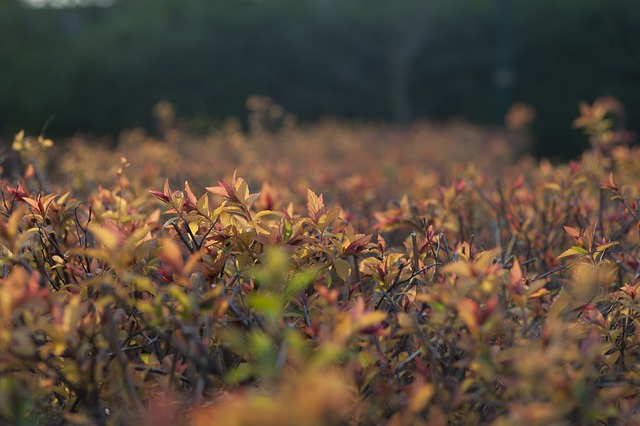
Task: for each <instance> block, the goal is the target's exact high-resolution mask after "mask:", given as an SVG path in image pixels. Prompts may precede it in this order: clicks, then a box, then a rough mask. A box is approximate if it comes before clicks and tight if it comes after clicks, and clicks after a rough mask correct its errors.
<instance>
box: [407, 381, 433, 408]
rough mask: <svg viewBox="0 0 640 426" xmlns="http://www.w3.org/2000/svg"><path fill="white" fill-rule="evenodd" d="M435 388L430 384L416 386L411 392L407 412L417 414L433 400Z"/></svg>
mask: <svg viewBox="0 0 640 426" xmlns="http://www.w3.org/2000/svg"><path fill="white" fill-rule="evenodd" d="M434 394H435V387H434V386H433V385H432V384H431V383H425V384H423V385H420V386H416V387H415V388H414V390H413V392H412V396H411V402H410V403H409V411H411V412H413V413H417V412H418V411H420V410H422V409H423V408H424V407H425V406H426V405H427V404H428V403H429V401H431V398H433V395H434Z"/></svg>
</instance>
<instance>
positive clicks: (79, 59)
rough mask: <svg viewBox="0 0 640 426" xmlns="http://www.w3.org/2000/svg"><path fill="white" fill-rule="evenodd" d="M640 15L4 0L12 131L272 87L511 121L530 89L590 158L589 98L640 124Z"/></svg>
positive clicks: (550, 3) (583, 7)
mask: <svg viewBox="0 0 640 426" xmlns="http://www.w3.org/2000/svg"><path fill="white" fill-rule="evenodd" d="M638 28H640V8H638V7H637V6H636V1H635V0H617V1H615V2H606V3H605V2H602V1H601V0H565V1H562V2H557V1H555V0H538V1H535V2H532V1H529V0H513V1H511V0H500V1H496V0H474V1H461V0H446V1H441V0H438V1H433V0H432V1H422V0H396V1H393V2H389V1H380V0H348V1H344V0H269V1H254V0H215V1H214V0H126V1H116V2H115V3H114V6H113V7H110V8H65V9H29V8H27V7H26V6H25V5H24V2H22V1H21V0H4V1H2V2H0V39H2V40H3V42H2V43H1V44H0V62H2V63H3V66H2V67H0V82H2V84H0V117H2V119H1V120H0V135H2V136H4V137H5V138H6V139H7V140H9V139H10V137H12V136H13V134H15V132H17V131H18V130H19V129H20V128H22V127H25V126H26V130H27V131H29V132H31V133H34V134H37V133H38V132H39V131H40V129H41V127H42V125H43V123H45V122H46V121H47V119H48V118H49V117H51V116H52V115H55V119H54V120H53V122H52V123H51V125H50V126H49V133H50V134H51V133H53V134H55V135H65V136H67V135H71V134H73V133H75V132H78V131H82V132H88V131H90V132H94V133H96V134H102V133H111V134H115V133H117V132H118V131H120V129H122V128H125V127H132V126H137V125H140V124H146V125H147V126H148V127H147V129H149V128H150V126H151V125H152V119H151V117H150V116H149V110H150V108H151V106H152V105H154V104H155V103H156V102H158V101H160V100H162V99H167V100H169V101H170V102H172V103H174V104H175V105H177V107H178V110H179V113H180V115H182V116H196V115H198V114H199V117H200V118H199V120H196V121H194V123H192V124H193V128H194V129H200V130H203V129H204V130H207V128H208V127H209V126H211V125H214V126H215V125H216V124H218V123H219V122H220V121H221V120H223V119H224V118H226V117H229V116H236V117H240V116H243V114H245V109H244V101H245V99H246V98H247V97H248V96H249V95H251V94H256V93H257V94H263V95H268V96H271V97H273V98H274V99H276V100H277V101H278V103H280V104H282V105H284V106H285V107H286V108H287V110H290V111H295V112H296V114H298V115H299V117H300V118H301V119H302V120H309V119H312V120H315V119H317V118H318V117H324V116H327V115H330V116H337V117H342V118H348V117H350V118H358V119H383V120H387V121H391V120H394V121H398V122H409V121H410V120H411V119H413V118H415V117H429V118H432V119H443V120H446V119H450V118H451V117H456V116H458V117H459V116H462V117H465V118H466V119H468V120H471V121H473V122H481V123H493V124H498V123H501V122H502V120H503V118H504V110H505V108H506V107H507V106H508V105H509V104H511V103H513V102H516V101H520V102H525V103H527V104H530V105H532V106H533V108H534V109H535V110H536V111H537V112H538V114H537V117H536V122H535V129H534V130H535V131H536V133H537V135H538V139H537V144H536V146H535V148H536V150H537V152H538V153H539V154H543V155H545V156H551V157H560V156H567V155H569V154H575V155H578V154H579V153H580V149H579V146H580V143H581V139H580V135H579V134H578V133H577V132H574V131H572V129H571V128H570V126H569V125H568V123H569V122H570V120H571V119H572V118H573V116H574V115H575V105H576V103H577V102H578V101H579V100H581V99H588V100H590V101H591V100H593V99H594V98H595V97H596V96H600V95H601V94H611V95H614V96H617V97H619V98H620V99H621V100H622V101H623V102H624V103H625V105H626V106H627V108H628V112H629V117H628V122H629V125H632V126H636V124H635V123H638V122H640V104H639V101H638V99H640V96H638V90H637V89H636V88H637V87H640V85H639V84H638V77H637V76H638V75H640V61H639V60H638V58H639V55H640V32H639V31H638ZM501 69H502V71H499V70H501ZM509 69H510V70H511V73H510V72H509V71H508V70H509ZM79 105H80V106H81V108H79V107H78V106H79ZM12 126H19V127H16V128H14V127H12ZM634 130H636V131H638V130H640V129H638V128H635V129H634Z"/></svg>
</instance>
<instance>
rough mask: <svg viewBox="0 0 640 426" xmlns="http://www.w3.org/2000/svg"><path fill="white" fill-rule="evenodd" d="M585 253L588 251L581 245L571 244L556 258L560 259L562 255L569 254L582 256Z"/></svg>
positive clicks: (567, 255)
mask: <svg viewBox="0 0 640 426" xmlns="http://www.w3.org/2000/svg"><path fill="white" fill-rule="evenodd" d="M585 254H589V252H588V251H587V250H586V249H583V248H582V247H578V246H573V247H571V248H570V249H568V250H566V251H565V252H564V253H562V254H561V255H560V256H558V259H562V258H563V257H569V256H583V255H585Z"/></svg>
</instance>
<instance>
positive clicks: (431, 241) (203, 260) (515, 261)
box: [0, 99, 640, 425]
mask: <svg viewBox="0 0 640 426" xmlns="http://www.w3.org/2000/svg"><path fill="white" fill-rule="evenodd" d="M254 101H255V102H258V101H257V100H254ZM263 102H264V100H263ZM618 108H619V105H618V104H617V103H616V102H615V101H614V100H612V99H600V100H598V101H597V102H596V103H594V104H592V105H589V104H583V105H582V106H581V112H582V114H581V116H580V117H579V118H578V119H576V120H575V121H574V126H575V127H578V128H582V129H584V131H585V132H586V133H587V134H588V135H589V141H590V146H591V147H590V150H589V151H587V152H585V153H584V154H583V156H582V157H581V159H580V161H576V162H572V163H570V164H567V165H559V166H555V167H554V166H551V165H550V164H549V163H548V162H541V163H539V164H536V163H535V162H533V161H532V160H523V161H520V162H519V163H517V167H511V166H509V165H503V166H500V159H502V161H504V160H505V155H504V151H503V152H501V153H500V152H499V151H498V152H494V153H491V152H488V151H486V150H485V151H484V155H478V156H476V158H474V163H475V164H472V163H462V164H459V165H457V166H448V167H446V168H444V169H443V170H442V171H439V172H438V171H436V170H435V169H432V166H431V165H430V163H429V161H428V160H427V161H425V160H423V159H422V158H421V155H422V153H421V152H419V151H418V150H419V149H420V146H418V145H411V144H407V145H406V149H410V150H412V151H410V152H408V153H402V155H404V156H401V157H396V155H400V154H398V153H397V152H396V151H397V150H396V148H395V146H394V145H389V146H386V147H385V145H383V144H376V143H375V137H374V136H375V135H376V134H377V135H378V136H379V137H382V136H388V135H387V134H385V133H384V132H383V129H380V128H378V129H374V130H376V131H377V132H378V133H376V132H373V131H372V130H371V129H368V128H364V129H358V131H361V132H365V135H366V136H367V138H371V145H369V146H367V145H360V150H361V151H360V154H361V158H360V159H359V158H358V156H357V155H354V153H347V152H345V151H339V150H338V147H342V148H343V149H345V150H349V149H350V148H351V145H350V143H351V144H353V141H351V138H354V136H353V135H354V131H353V130H349V129H345V128H342V129H341V131H340V132H336V128H338V127H337V125H335V124H334V125H327V127H324V128H319V129H316V130H315V131H316V132H318V133H321V132H322V131H325V132H329V134H330V135H331V138H330V139H336V142H334V144H333V145H330V148H331V147H332V148H333V149H335V151H331V150H328V151H325V152H321V153H318V152H313V151H312V152H308V154H307V155H306V156H297V155H299V152H298V150H297V148H296V143H298V142H296V141H298V140H304V139H303V138H302V137H303V136H304V137H306V138H310V137H312V136H310V135H311V133H307V134H305V133H304V132H303V131H302V130H300V129H296V128H288V129H287V128H285V129H284V130H280V131H279V132H274V131H269V130H266V129H265V128H264V126H261V125H259V123H260V122H259V120H257V118H256V119H255V121H254V124H253V127H254V133H253V134H251V135H246V134H244V133H241V132H239V131H237V129H236V130H234V127H233V125H232V124H229V126H231V130H227V133H224V134H222V135H217V136H216V135H212V136H211V139H210V140H208V141H205V142H206V143H207V144H209V145H203V144H202V143H201V144H199V145H198V146H199V147H200V151H199V152H200V155H198V151H189V150H188V149H194V148H193V146H192V145H190V144H188V143H187V144H185V145H184V147H185V149H187V151H183V149H182V145H180V141H181V140H182V139H183V138H186V135H185V134H183V133H180V130H179V129H176V128H174V127H172V126H171V125H170V123H166V124H167V127H165V132H166V135H165V136H166V137H167V141H165V142H164V143H163V144H162V146H167V147H170V150H169V152H167V153H166V155H167V156H168V157H167V158H168V159H167V161H171V167H172V168H173V170H174V172H173V173H172V175H171V176H172V178H173V176H177V175H188V174H189V173H193V172H194V171H198V170H201V169H200V168H202V167H206V168H208V169H209V171H210V173H212V174H215V173H217V172H218V170H219V171H222V172H223V173H225V174H226V178H224V179H220V180H219V181H218V182H217V183H215V182H216V180H215V178H214V179H213V180H211V181H208V182H206V184H205V185H209V186H204V187H198V186H197V185H195V184H194V185H192V184H190V183H189V182H188V181H184V182H181V183H180V185H179V186H176V184H175V182H173V183H172V182H170V181H169V180H168V179H167V180H165V181H164V183H161V181H159V180H158V179H160V177H159V176H157V175H156V176H155V177H154V175H153V174H154V168H153V167H157V164H156V163H158V161H159V160H158V158H155V157H151V158H145V156H146V155H147V154H149V153H152V152H153V151H154V150H152V149H151V150H149V149H148V148H147V144H154V143H159V142H154V141H153V140H152V139H148V138H146V137H144V136H143V135H141V134H139V135H137V136H136V135H130V137H131V138H135V137H137V138H140V140H139V143H137V144H135V145H134V146H135V147H137V148H138V149H139V151H138V154H139V155H137V156H136V155H135V152H136V151H135V150H134V148H133V147H129V148H128V149H130V150H131V151H130V152H131V153H132V154H133V155H132V157H131V158H132V159H131V162H130V161H129V160H127V158H125V157H122V158H120V159H117V157H114V155H117V154H112V155H111V156H109V155H107V154H106V153H105V154H104V155H102V153H95V152H94V154H93V156H92V157H89V156H87V157H84V158H83V157H80V158H82V159H81V160H78V161H76V162H75V164H76V166H77V168H78V170H80V171H81V172H82V173H87V174H89V173H90V171H91V170H93V169H97V170H101V168H102V167H104V166H105V165H104V164H103V163H111V164H113V165H114V166H115V168H114V170H113V171H112V172H110V173H107V174H106V175H105V176H98V177H91V178H89V179H88V180H87V182H86V183H85V185H84V186H82V176H81V175H80V176H74V182H75V184H80V185H81V186H80V188H79V189H78V190H72V189H71V184H69V183H65V179H64V178H56V179H52V178H51V177H50V175H48V174H47V171H48V170H50V169H49V168H48V165H47V162H48V161H56V162H58V163H59V165H60V167H61V168H62V169H63V170H65V168H67V169H66V170H69V169H68V167H69V166H65V165H64V163H63V160H64V155H66V154H62V155H61V154H57V155H56V154H55V151H56V150H58V149H59V147H58V146H56V145H53V142H52V141H51V140H49V139H46V138H44V137H30V136H29V135H26V134H25V133H23V132H20V133H19V134H17V135H16V137H15V139H14V141H13V146H12V148H13V150H14V151H15V153H16V155H17V156H19V158H20V164H21V165H22V166H21V168H20V169H19V172H18V173H19V174H16V175H14V176H13V177H12V178H5V179H4V180H3V181H2V187H1V190H0V194H1V199H2V202H1V203H0V250H1V253H0V254H1V256H0V270H1V277H0V323H1V326H0V390H1V392H0V419H1V421H2V422H3V423H9V424H34V423H40V424H52V425H54V424H56V425H62V424H74V425H78V424H87V425H89V424H98V425H103V424H109V425H119V424H143V425H160V424H192V425H208V424H225V425H235V424H238V425H258V424H260V425H264V424H274V425H276V424H277V425H298V424H305V425H331V424H336V425H342V424H387V425H409V424H416V425H417V424H442V425H445V424H493V425H508V424H522V425H546V424H553V425H569V424H637V423H638V422H640V394H639V393H638V389H639V386H640V362H639V359H640V357H639V355H640V353H639V351H640V303H639V300H640V299H639V297H638V287H639V285H640V281H639V280H638V274H639V271H640V264H639V263H638V256H639V255H640V253H639V252H638V251H639V248H640V235H639V227H638V226H639V224H640V213H639V212H638V198H639V197H640V183H639V182H640V168H639V166H638V165H639V164H640V150H638V149H637V148H630V147H629V146H628V142H629V137H628V135H627V134H626V133H624V132H621V131H620V130H618V129H617V127H616V126H615V125H614V122H613V120H611V112H615V110H617V109H618ZM263 124H264V123H263ZM350 131H351V133H350ZM415 131H416V132H420V129H419V128H418V129H415ZM331 132H333V133H331ZM176 135H180V137H179V138H178V140H172V139H171V138H172V137H174V136H176ZM467 135H468V133H467ZM285 136H286V137H285ZM316 137H324V136H322V135H319V136H316ZM224 138H226V139H224ZM218 139H224V140H225V141H226V143H225V144H224V145H217V144H216V143H217V142H216V141H217V140H218ZM459 139H462V140H463V142H462V145H461V146H465V147H467V149H469V146H471V145H469V142H468V140H465V138H464V137H462V136H460V135H458V136H457V137H456V138H453V141H449V140H445V141H444V143H443V144H442V145H441V147H446V149H450V150H453V151H452V152H453V153H455V152H456V149H457V148H459V147H456V142H455V141H456V140H459ZM256 141H260V144H258V143H255V142H256ZM350 141H351V142H350ZM251 142H254V143H255V144H254V145H250V143H251ZM287 143H290V144H291V145H287ZM75 144H76V145H75V147H76V149H75V151H76V152H82V148H81V145H80V142H79V141H76V142H75ZM235 144H238V146H240V145H242V144H244V145H243V146H244V149H242V150H240V151H237V152H236V151H233V149H234V147H235ZM458 144H460V142H458ZM265 145H267V146H269V147H270V148H271V151H273V152H278V153H280V159H281V160H282V161H284V159H288V165H289V167H285V166H284V165H282V164H280V165H277V166H276V167H269V166H268V164H267V162H268V161H272V158H267V157H261V156H260V155H261V153H262V152H263V151H261V150H262V149H264V148H263V146H265ZM318 145H319V144H314V145H313V146H318ZM124 146H126V144H124ZM433 146H434V147H435V146H437V144H436V145H433ZM479 146H480V147H481V148H484V147H485V146H486V145H484V144H481V145H479ZM421 149H424V146H422V148H421ZM440 149H443V148H440ZM63 151H64V150H63ZM271 151H270V150H265V151H264V152H271ZM458 151H459V152H462V150H458ZM207 152H208V153H210V154H213V157H214V159H213V160H211V157H207V156H206V155H204V153H207ZM239 152H242V153H244V155H245V156H248V157H240V156H239V155H240V154H239ZM356 154H357V153H356ZM79 155H82V154H79ZM185 155H186V156H185ZM229 155H237V156H238V157H237V158H236V160H235V163H236V164H238V165H239V167H241V168H243V175H245V176H247V177H246V179H245V178H243V177H240V176H241V175H240V174H237V173H234V172H230V171H227V168H229V167H230V166H229V164H233V163H234V161H232V160H231V159H230V158H229ZM252 155H253V157H252ZM319 155H321V156H319ZM369 155H374V157H371V158H370V157H369ZM375 155H377V157H375ZM386 155H388V156H390V158H393V159H395V160H396V161H403V162H404V163H401V165H402V167H404V170H402V171H396V173H398V174H400V175H402V176H403V177H402V178H401V179H396V180H394V179H391V180H390V182H389V183H388V185H387V186H385V185H384V184H383V182H384V179H382V178H381V176H383V173H384V171H383V170H379V169H378V168H381V167H382V165H383V164H384V161H383V160H382V158H383V157H384V156H386ZM432 155H433V159H434V160H433V161H437V160H436V159H437V158H438V155H440V154H439V153H438V150H437V149H435V148H434V149H433V152H432ZM134 156H135V157H137V158H136V159H135V162H134V159H133V157H134ZM216 157H218V160H216V159H215V158H216ZM490 157H495V158H490ZM140 158H142V159H143V162H140V161H141V160H140ZM453 160H455V157H453ZM145 161H146V164H145ZM159 164H161V163H159ZM283 164H284V163H283ZM249 166H251V167H249ZM323 166H324V167H326V170H323V172H324V173H322V171H319V170H318V167H320V168H322V167H323ZM376 167H377V168H376ZM403 172H404V175H403ZM227 173H228V174H227ZM149 179H151V180H153V182H152V184H151V186H149V185H147V184H145V183H144V182H149ZM253 180H258V181H260V182H262V187H261V189H260V192H254V191H255V189H254V188H255V186H254V185H250V183H249V182H250V181H253ZM194 183H195V182H194ZM307 183H309V184H310V187H307V188H304V189H300V186H299V185H301V184H302V185H306V184H307ZM379 185H380V187H379ZM149 187H150V188H151V189H149ZM309 188H311V189H309ZM316 188H317V189H316ZM320 190H322V191H323V193H320ZM387 191H389V192H387ZM394 191H395V196H397V197H398V198H396V200H395V201H392V197H393V194H390V192H391V193H393V192H394ZM325 194H327V196H326V197H325ZM380 194H381V195H380ZM382 197H388V198H387V199H386V200H385V199H383V198H382ZM387 202H388V204H387Z"/></svg>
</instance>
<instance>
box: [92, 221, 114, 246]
mask: <svg viewBox="0 0 640 426" xmlns="http://www.w3.org/2000/svg"><path fill="white" fill-rule="evenodd" d="M89 231H90V232H91V233H92V234H93V235H94V236H95V237H96V239H97V240H98V241H99V242H100V244H102V245H103V246H105V247H106V248H107V249H108V250H111V251H115V250H116V249H117V248H118V245H119V244H120V243H121V242H122V237H121V236H120V235H119V231H118V230H117V228H116V227H115V226H114V225H112V224H111V226H109V225H108V224H105V226H100V225H98V224H97V223H95V222H91V223H90V224H89Z"/></svg>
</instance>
